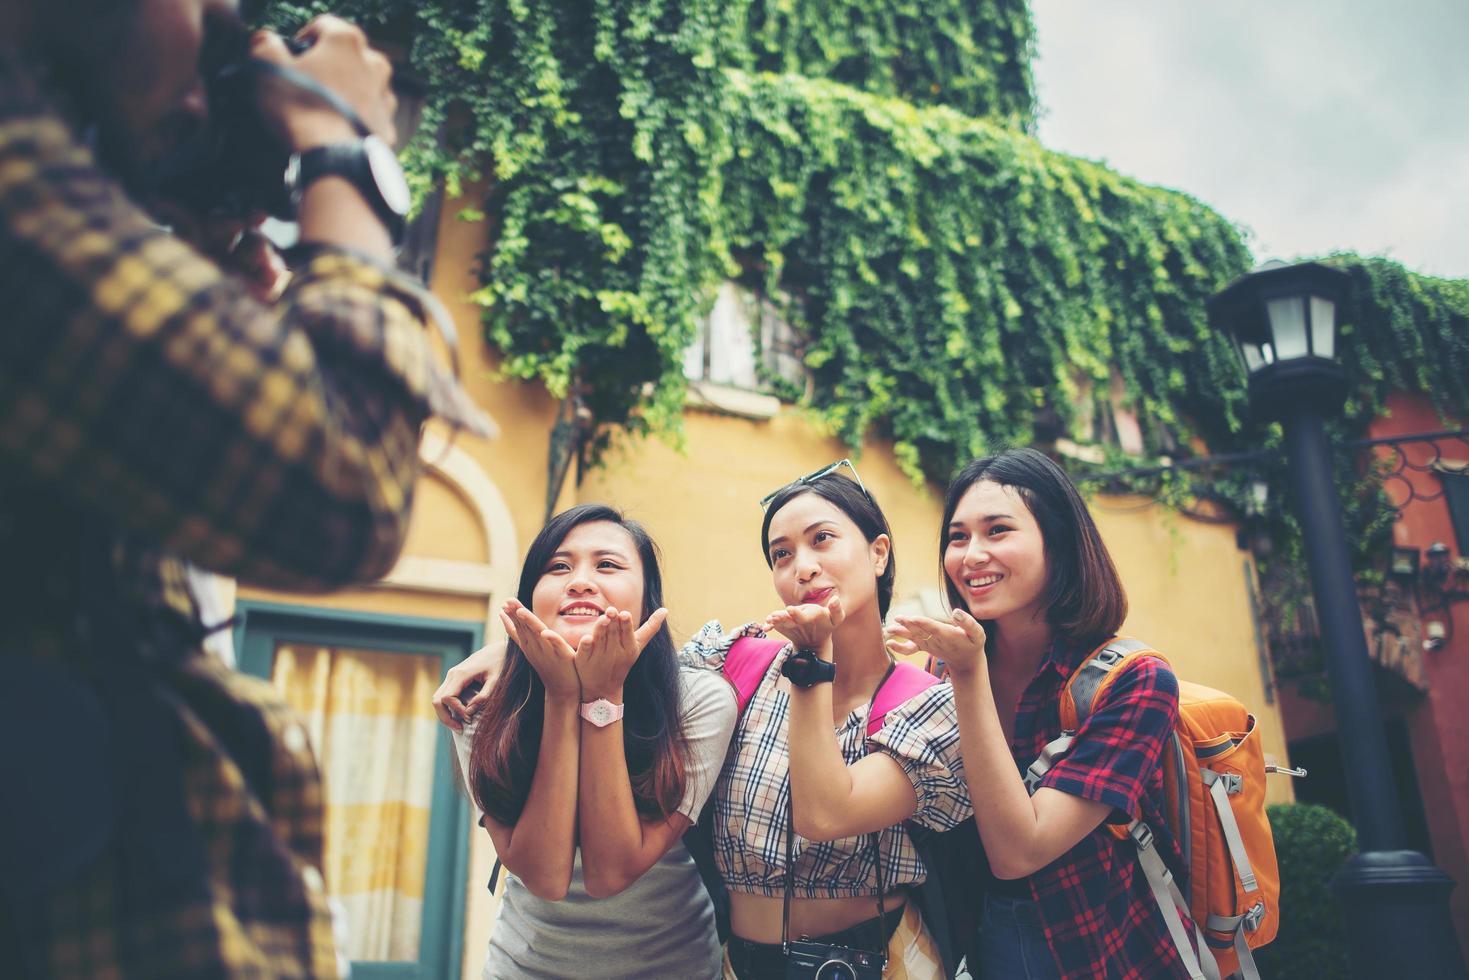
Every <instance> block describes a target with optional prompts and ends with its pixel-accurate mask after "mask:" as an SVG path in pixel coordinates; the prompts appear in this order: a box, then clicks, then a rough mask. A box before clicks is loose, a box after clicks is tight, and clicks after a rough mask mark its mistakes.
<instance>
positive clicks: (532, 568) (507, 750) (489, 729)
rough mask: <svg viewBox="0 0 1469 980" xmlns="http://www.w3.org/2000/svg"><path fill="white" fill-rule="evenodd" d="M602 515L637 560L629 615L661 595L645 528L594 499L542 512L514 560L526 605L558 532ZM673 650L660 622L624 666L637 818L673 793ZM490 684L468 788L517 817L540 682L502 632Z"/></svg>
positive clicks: (535, 747)
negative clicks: (501, 653)
mask: <svg viewBox="0 0 1469 980" xmlns="http://www.w3.org/2000/svg"><path fill="white" fill-rule="evenodd" d="M600 521H605V522H607V523H608V524H615V525H617V526H618V527H620V528H622V529H623V530H624V531H626V532H627V533H628V534H629V535H630V536H631V537H632V540H633V544H634V546H635V547H636V548H637V552H638V558H639V559H640V560H641V562H642V565H643V608H642V609H641V610H639V612H638V619H637V621H638V622H639V623H641V622H643V621H644V620H646V619H647V618H648V616H649V614H651V613H652V612H654V611H655V610H657V609H658V608H659V607H661V606H662V605H663V575H662V572H660V571H659V567H658V549H657V547H656V546H655V545H654V544H653V538H652V537H651V536H650V535H649V534H648V532H647V530H646V529H645V528H644V527H643V526H642V525H641V524H639V523H638V522H637V521H634V520H631V519H629V518H627V517H624V516H623V515H622V514H621V512H619V511H617V510H614V509H613V508H611V507H608V506H606V505H604V504H582V505H580V506H578V507H572V508H571V509H570V510H565V511H562V512H561V513H559V514H557V515H556V516H555V517H553V518H551V520H549V521H548V522H546V526H545V527H543V528H542V529H541V533H540V534H538V535H536V539H535V540H534V541H532V542H531V546H530V550H529V551H528V552H526V556H525V564H524V565H522V566H521V569H520V589H519V591H518V592H517V594H516V596H517V598H519V599H520V602H521V604H522V605H524V606H525V607H526V608H530V606H531V601H532V599H533V597H534V594H535V590H536V583H537V582H539V581H540V580H541V576H542V575H544V574H545V572H546V566H547V565H548V564H550V562H551V557H552V556H553V555H555V554H556V550H557V549H558V548H560V547H561V542H563V541H565V540H566V536H567V535H568V534H570V533H571V532H572V531H573V530H574V529H575V528H577V527H579V526H581V525H582V524H592V523H596V522H600ZM678 670H679V668H678V658H677V654H676V651H675V650H674V646H673V635H672V634H671V633H670V632H669V630H668V624H667V623H664V624H663V626H662V627H661V628H659V630H658V632H657V633H656V634H654V636H653V638H652V639H651V640H649V641H648V645H647V646H646V647H645V648H644V649H643V652H642V654H640V655H639V656H638V659H637V662H635V663H634V664H633V666H632V669H631V670H630V671H628V675H627V680H626V682H625V684H624V688H623V696H624V700H625V702H626V704H627V712H626V714H625V715H624V717H623V723H622V724H623V729H622V744H623V751H624V753H625V754H626V756H627V771H628V775H629V776H630V777H631V780H632V790H633V802H634V803H635V804H636V805H637V810H638V813H639V814H641V815H642V816H643V817H645V818H647V819H655V818H658V817H667V816H668V815H669V814H671V813H673V811H674V810H675V809H676V808H677V807H678V804H679V802H680V801H681V800H682V799H683V794H684V787H685V782H686V773H687V767H688V760H687V756H688V745H687V742H686V740H685V734H684V730H683V721H682V716H681V714H680V711H679V679H678ZM494 683H495V688H494V691H493V693H492V694H491V695H490V697H489V700H487V701H486V702H485V706H484V708H483V710H482V711H481V712H480V718H479V722H478V724H477V725H476V727H475V731H474V740H473V742H472V744H471V749H470V752H471V756H470V769H471V772H472V777H471V779H470V781H469V782H470V790H471V792H472V793H473V795H474V800H475V802H476V803H477V804H479V808H480V809H481V810H483V811H485V812H486V813H488V814H489V815H490V816H491V817H492V818H493V819H495V820H497V821H498V822H500V823H503V824H513V823H515V821H516V820H518V819H519V818H520V812H521V810H523V809H524V808H525V801H526V799H527V797H529V796H530V784H531V778H532V777H533V776H534V775H535V771H536V761H537V759H538V758H539V755H540V745H541V730H542V727H543V725H544V722H545V711H544V708H545V697H546V688H545V685H544V684H542V683H541V678H540V676H539V675H538V674H537V673H536V671H535V668H533V667H532V666H531V665H530V661H529V660H527V659H526V657H525V654H524V653H522V652H521V650H520V648H519V647H518V646H516V645H515V642H514V641H513V640H512V641H508V642H507V644H506V648H505V662H504V666H503V667H502V668H501V670H500V674H499V676H498V677H497V678H496V679H495V682H494Z"/></svg>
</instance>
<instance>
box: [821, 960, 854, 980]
mask: <svg viewBox="0 0 1469 980" xmlns="http://www.w3.org/2000/svg"><path fill="white" fill-rule="evenodd" d="M816 980H857V971H856V970H854V969H852V964H850V963H843V962H842V961H841V960H827V961H826V962H825V963H823V964H821V966H819V967H817V968H816Z"/></svg>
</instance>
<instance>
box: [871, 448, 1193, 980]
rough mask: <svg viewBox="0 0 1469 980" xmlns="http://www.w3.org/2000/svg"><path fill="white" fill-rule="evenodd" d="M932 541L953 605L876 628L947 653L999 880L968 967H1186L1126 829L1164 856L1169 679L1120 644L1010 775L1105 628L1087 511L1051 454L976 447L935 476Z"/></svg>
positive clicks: (1114, 599)
mask: <svg viewBox="0 0 1469 980" xmlns="http://www.w3.org/2000/svg"><path fill="white" fill-rule="evenodd" d="M940 554H941V556H942V562H941V564H942V568H943V575H944V582H945V586H946V590H947V592H948V598H949V603H950V605H951V606H952V607H953V610H954V612H953V615H952V617H951V621H949V622H940V621H938V620H934V619H929V618H926V617H922V616H911V617H905V616H900V617H897V621H896V623H895V625H893V626H892V627H891V629H890V634H891V640H890V645H891V646H893V647H894V648H895V649H897V650H899V651H900V652H914V651H918V650H924V651H927V652H928V653H929V654H930V655H932V656H936V657H939V658H941V659H943V660H944V661H945V662H946V663H947V665H948V668H949V677H950V680H951V682H952V683H953V687H954V697H955V700H956V702H957V705H958V717H959V729H960V732H961V741H962V744H963V755H964V775H965V778H966V779H967V780H968V782H969V786H970V790H971V793H972V794H973V799H974V804H975V814H974V819H975V822H976V823H977V824H978V827H979V834H980V838H981V839H982V841H983V843H984V849H985V853H986V854H987V855H988V857H989V861H990V866H991V868H992V869H993V871H994V875H995V878H996V881H995V882H994V883H993V885H992V887H991V888H990V889H989V891H988V892H987V894H986V897H985V907H984V913H983V916H982V924H981V928H980V938H979V941H980V957H979V960H980V962H979V963H978V964H976V965H977V966H978V971H977V973H978V974H982V975H984V976H987V977H1004V978H1006V980H1011V978H1014V980H1054V978H1059V977H1102V978H1109V980H1113V978H1115V980H1142V978H1152V977H1177V976H1187V975H1188V974H1187V970H1186V969H1185V968H1184V966H1183V963H1182V960H1181V958H1180V955H1179V952H1178V949H1177V947H1175V946H1174V944H1173V942H1172V940H1171V939H1170V938H1169V935H1168V931H1167V926H1166V924H1165V922H1164V920H1163V916H1162V912H1161V911H1160V910H1159V907H1158V905H1157V904H1156V902H1155V900H1154V898H1153V895H1152V892H1151V890H1150V888H1149V885H1148V882H1147V879H1146V878H1145V876H1144V875H1143V874H1142V873H1141V872H1140V871H1138V869H1137V852H1136V847H1135V845H1134V843H1133V841H1132V840H1130V839H1127V840H1123V839H1119V838H1118V837H1117V836H1116V835H1114V834H1112V833H1110V832H1109V831H1108V829H1107V827H1106V824H1108V823H1113V822H1119V821H1120V822H1122V823H1124V824H1125V823H1127V822H1129V821H1130V820H1133V819H1139V820H1142V821H1143V822H1145V823H1146V824H1147V825H1148V826H1149V827H1151V828H1152V829H1153V831H1154V834H1155V838H1154V844H1155V846H1156V847H1158V848H1159V851H1160V853H1161V854H1162V855H1163V857H1164V860H1165V862H1167V863H1169V864H1170V865H1171V866H1172V867H1173V868H1174V869H1177V868H1178V867H1179V863H1180V859H1179V855H1178V853H1177V847H1176V845H1175V844H1174V842H1173V841H1172V840H1171V839H1168V836H1167V826H1168V825H1167V822H1166V821H1165V820H1164V819H1163V816H1162V815H1163V804H1164V801H1163V776H1162V768H1161V765H1160V757H1161V753H1162V752H1163V750H1164V747H1165V745H1166V744H1167V741H1168V738H1169V736H1170V734H1171V733H1172V731H1173V728H1174V724H1175V723H1176V721H1177V718H1178V681H1177V680H1176V679H1175V677H1174V676H1173V673H1172V671H1170V670H1169V668H1168V665H1167V664H1166V663H1164V662H1163V661H1162V660H1161V659H1159V658H1158V657H1156V656H1140V657H1138V658H1137V659H1136V660H1134V661H1132V662H1130V663H1129V664H1128V665H1127V666H1126V668H1125V669H1124V670H1123V671H1122V673H1121V674H1119V675H1118V676H1117V677H1116V678H1115V679H1114V680H1113V681H1112V682H1111V683H1110V684H1109V685H1107V687H1106V688H1105V689H1103V690H1102V691H1101V692H1100V693H1098V695H1097V698H1096V703H1095V704H1094V705H1093V706H1092V708H1091V711H1090V712H1089V713H1088V715H1087V716H1086V719H1085V721H1084V722H1083V723H1082V724H1081V726H1080V728H1079V729H1078V730H1077V731H1076V732H1075V738H1074V741H1073V742H1072V744H1071V747H1070V748H1069V749H1068V750H1067V751H1066V753H1065V754H1064V755H1062V756H1061V757H1060V759H1059V760H1058V761H1056V762H1054V763H1053V764H1052V765H1051V767H1050V769H1049V770H1048V771H1047V772H1046V773H1045V775H1044V776H1043V777H1042V778H1041V779H1040V781H1039V783H1038V787H1037V788H1036V790H1035V792H1034V795H1031V794H1030V793H1029V792H1028V790H1027V788H1026V785H1025V782H1024V780H1023V779H1022V777H1021V773H1022V772H1024V771H1025V770H1026V769H1027V768H1028V767H1029V766H1030V765H1031V763H1032V762H1034V761H1035V760H1036V758H1037V757H1038V756H1039V755H1040V753H1041V750H1042V749H1043V748H1044V747H1045V746H1046V745H1047V744H1048V743H1049V742H1051V741H1052V740H1053V739H1055V738H1057V736H1059V735H1061V730H1062V723H1061V715H1060V701H1061V695H1062V692H1063V689H1064V687H1065V685H1066V683H1067V680H1068V679H1069V678H1070V677H1071V675H1072V673H1073V672H1074V671H1075V670H1076V669H1077V668H1078V667H1079V666H1080V665H1081V664H1082V663H1083V661H1084V660H1085V659H1086V658H1087V657H1089V656H1090V655H1091V654H1092V652H1093V651H1094V650H1096V649H1097V648H1098V647H1099V646H1100V645H1101V644H1104V643H1106V642H1108V641H1109V640H1111V639H1112V638H1113V636H1114V635H1115V634H1116V632H1117V630H1118V628H1119V627H1120V626H1121V625H1122V621H1123V619H1124V618H1125V617H1126V615H1127V597H1126V594H1125V593H1124V592H1123V589H1122V583H1121V581H1120V580H1119V578H1118V575H1117V569H1116V567H1115V566H1114V565H1113V563H1112V558H1111V556H1110V555H1109V554H1108V552H1107V547H1106V545H1105V544H1104V543H1103V542H1102V537H1101V534H1100V533H1098V531H1097V527H1096V524H1095V523H1094V522H1093V520H1092V517H1091V515H1090V514H1089V513H1088V512H1087V509H1086V505H1085V503H1084V502H1083V501H1082V499H1081V496H1080V495H1079V494H1078V493H1077V491H1076V487H1075V486H1074V485H1073V484H1072V482H1071V480H1070V479H1069V478H1068V477H1067V476H1066V474H1065V473H1064V472H1062V470H1061V468H1060V467H1058V466H1057V465H1056V464H1055V463H1053V462H1052V461H1051V460H1050V459H1048V458H1047V457H1046V456H1044V455H1043V454H1041V453H1039V452H1036V451H1035V450H1033V449H1015V450H1008V451H1006V452H1002V453H999V454H997V455H994V456H987V457H985V458H983V459H978V460H975V461H974V462H972V463H970V464H969V465H968V466H966V467H965V468H964V469H963V470H962V471H961V472H960V473H959V475H958V476H957V477H955V479H954V481H953V482H952V483H951V484H950V485H949V489H948V494H947V496H946V499H945V501H944V517H943V524H942V531H941V536H940Z"/></svg>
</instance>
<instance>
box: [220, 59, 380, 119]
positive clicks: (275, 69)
mask: <svg viewBox="0 0 1469 980" xmlns="http://www.w3.org/2000/svg"><path fill="white" fill-rule="evenodd" d="M235 72H246V73H249V74H251V75H254V76H255V77H256V78H272V79H275V80H278V81H281V82H284V83H286V84H287V85H290V86H291V87H292V88H296V89H300V90H301V91H303V92H306V93H307V94H309V95H311V96H312V97H313V98H315V99H316V100H317V101H319V102H322V103H324V104H325V105H327V106H328V107H329V108H330V109H332V111H334V112H336V114H337V115H339V116H341V117H342V118H343V119H345V120H347V122H348V124H349V125H351V127H352V128H353V129H355V130H356V131H357V135H358V136H367V135H369V134H370V133H371V132H372V128H371V127H370V126H368V125H367V123H365V122H363V121H362V117H361V116H359V115H358V114H357V110H356V109H354V108H352V106H351V104H350V103H349V102H348V101H347V100H346V99H344V98H342V97H341V96H340V95H338V94H337V93H335V92H333V91H332V90H331V89H329V88H327V87H326V86H325V85H323V84H321V83H320V82H318V81H317V80H316V79H314V78H312V77H311V76H310V75H308V74H306V73H305V72H301V71H297V70H296V69H294V68H291V67H288V66H286V65H278V64H276V63H275V62H273V61H265V60H264V59H262V58H248V59H246V60H245V61H243V62H240V63H239V64H236V65H232V66H230V67H229V68H226V69H225V70H224V71H223V72H221V73H220V80H221V81H223V80H225V79H226V78H228V76H229V75H231V74H232V73H235Z"/></svg>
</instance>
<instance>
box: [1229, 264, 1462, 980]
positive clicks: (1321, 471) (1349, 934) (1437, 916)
mask: <svg viewBox="0 0 1469 980" xmlns="http://www.w3.org/2000/svg"><path fill="white" fill-rule="evenodd" d="M1348 282H1349V277H1348V276H1347V275H1346V274H1345V273H1343V272H1340V271H1338V270H1336V269H1332V268H1330V267H1328V266H1325V265H1321V264H1319V263H1315V262H1307V263H1302V264H1299V265H1283V264H1279V263H1276V264H1274V265H1272V266H1267V267H1265V268H1262V269H1261V270H1259V271H1256V272H1253V273H1250V274H1249V275H1246V276H1243V277H1242V278H1240V279H1237V280H1236V281H1234V282H1233V283H1231V284H1230V285H1228V286H1227V287H1225V288H1224V289H1223V290H1222V291H1221V292H1220V293H1219V294H1218V295H1216V296H1214V297H1213V298H1212V299H1211V300H1209V304H1208V313H1209V322H1210V323H1211V325H1213V326H1214V327H1215V329H1220V330H1223V331H1225V332H1226V333H1227V334H1228V335H1229V336H1230V338H1231V339H1232V340H1233V341H1234V343H1235V346H1236V347H1237V349H1238V351H1239V354H1240V357H1241V359H1242V360H1243V361H1244V366H1245V369H1246V371H1247V372H1248V375H1249V393H1250V405H1251V408H1252V409H1253V410H1254V411H1256V412H1258V413H1260V414H1262V415H1263V416H1265V417H1268V418H1274V419H1279V420H1280V422H1281V424H1282V426H1283V427H1284V430H1285V449H1286V456H1287V460H1288V463H1289V466H1288V469H1289V472H1290V479H1291V484H1292V487H1293V489H1294V491H1295V508H1296V518H1297V520H1298V521H1299V522H1300V525H1301V530H1302V532H1303V533H1304V536H1305V545H1306V559H1307V563H1308V565H1309V566H1310V571H1311V591H1312V595H1313V596H1314V598H1315V602H1316V613H1317V618H1318V619H1319V621H1320V624H1321V638H1322V641H1323V643H1324V644H1325V647H1326V664H1327V673H1328V676H1329V680H1330V685H1331V698H1332V704H1333V708H1334V711H1335V713H1336V728H1337V737H1338V739H1339V741H1340V744H1341V753H1342V760H1343V763H1344V765H1345V769H1346V777H1347V778H1346V781H1347V788H1348V793H1349V796H1350V799H1351V805H1352V816H1353V817H1354V822H1355V823H1356V827H1357V835H1358V840H1359V842H1360V844H1361V853H1359V854H1357V855H1356V856H1354V857H1353V858H1352V859H1351V860H1350V861H1348V862H1347V865H1346V866H1345V867H1344V868H1343V869H1342V870H1341V872H1340V873H1339V874H1338V875H1337V877H1336V879H1335V881H1334V882H1333V887H1334V889H1335V891H1336V895H1337V900H1338V903H1339V904H1340V906H1341V912H1342V920H1343V923H1344V925H1345V927H1346V928H1345V933H1344V934H1345V936H1346V941H1347V944H1348V946H1349V951H1350V954H1351V962H1352V970H1353V975H1354V976H1355V977H1357V978H1359V980H1369V978H1372V980H1376V978H1381V977H1403V978H1407V977H1412V978H1414V980H1429V978H1435V980H1436V978H1450V977H1452V978H1460V977H1463V976H1464V965H1463V957H1462V954H1461V953H1460V951H1459V947H1458V942H1457V939H1456V938H1455V936H1454V931H1453V925H1452V922H1451V921H1450V918H1449V906H1448V899H1449V892H1450V891H1451V890H1452V889H1453V887H1454V883H1453V881H1452V880H1451V879H1450V878H1449V877H1448V876H1447V875H1445V874H1444V873H1443V872H1442V871H1440V870H1439V869H1438V868H1436V867H1434V865H1433V863H1432V862H1431V861H1429V860H1428V858H1426V857H1425V856H1424V855H1422V854H1419V853H1418V852H1416V851H1409V850H1404V849H1403V844H1404V837H1403V829H1402V825H1401V820H1400V818H1399V811H1398V806H1397V796H1396V791H1395V784H1394V782H1393V778H1392V767H1391V763H1390V761H1389V759H1388V753H1387V739H1386V737H1385V735H1384V732H1383V726H1382V711H1381V708H1380V706H1379V704H1378V700H1377V690H1376V685H1375V682H1374V679H1373V675H1372V662H1371V660H1370V659H1369V658H1368V654H1367V640H1366V636H1365V635H1364V633H1363V631H1362V613H1361V607H1360V606H1359V605H1358V600H1357V588H1356V583H1355V582H1354V581H1353V579H1352V566H1351V556H1350V554H1349V552H1348V549H1347V538H1346V530H1345V527H1344V525H1343V523H1342V516H1341V505H1340V502H1339V498H1338V497H1337V489H1336V484H1335V480H1334V479H1333V475H1332V465H1331V448H1330V445H1329V444H1328V442H1327V438H1326V430H1325V421H1326V419H1327V417H1328V416H1329V415H1332V414H1336V413H1338V412H1340V411H1341V408H1342V404H1343V402H1344V400H1345V398H1346V393H1347V382H1346V374H1345V373H1344V372H1343V371H1342V368H1341V365H1340V364H1339V363H1337V361H1336V340H1337V337H1336V310H1337V308H1338V305H1339V301H1340V299H1341V297H1342V296H1343V295H1344V293H1345V291H1346V286H1347V283H1348Z"/></svg>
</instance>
